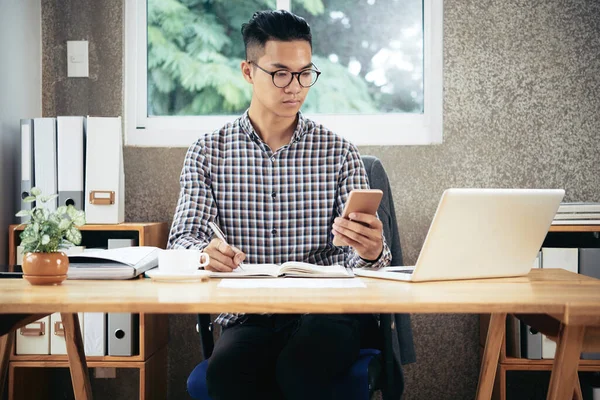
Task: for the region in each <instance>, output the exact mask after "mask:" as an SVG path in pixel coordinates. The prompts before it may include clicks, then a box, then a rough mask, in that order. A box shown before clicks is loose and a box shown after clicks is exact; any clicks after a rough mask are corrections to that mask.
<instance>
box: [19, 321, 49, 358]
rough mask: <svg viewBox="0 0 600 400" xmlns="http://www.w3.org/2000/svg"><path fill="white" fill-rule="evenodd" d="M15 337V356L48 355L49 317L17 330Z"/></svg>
mask: <svg viewBox="0 0 600 400" xmlns="http://www.w3.org/2000/svg"><path fill="white" fill-rule="evenodd" d="M15 336H16V353H17V354H50V317H49V316H48V317H44V318H42V319H38V320H37V321H35V322H32V323H31V324H28V325H25V326H24V327H22V328H19V329H18V330H17V334H16V335H15Z"/></svg>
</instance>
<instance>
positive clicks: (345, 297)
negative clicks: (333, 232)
mask: <svg viewBox="0 0 600 400" xmlns="http://www.w3.org/2000/svg"><path fill="white" fill-rule="evenodd" d="M288 279H293V278H288ZM361 279H362V280H363V282H365V284H366V286H367V287H366V288H350V289H264V288H261V289H228V288H220V287H218V286H217V285H218V283H219V281H220V280H218V279H215V280H210V281H208V282H193V283H191V282H190V283H163V282H160V283H159V282H152V281H151V280H149V279H136V280H127V281H106V280H96V281H82V280H67V281H64V282H63V284H62V285H60V286H31V285H30V284H29V283H27V282H26V281H25V280H23V279H2V280H0V313H52V312H85V311H87V312H94V311H95V312H101V311H102V312H135V313H138V312H140V313H142V312H143V313H176V314H183V313H218V312H246V313H258V312H270V313H305V312H311V313H370V312H373V313H396V312H407V313H499V312H500V313H549V314H553V315H557V316H560V315H565V314H569V315H570V316H571V317H574V316H575V315H576V313H574V312H569V313H567V312H566V311H567V306H571V305H576V306H577V308H578V309H581V310H587V311H586V312H587V313H588V314H590V315H592V316H593V315H597V314H598V313H599V310H600V280H597V279H593V278H589V277H585V276H582V275H577V274H574V273H570V272H567V271H565V270H558V269H557V270H550V269H549V270H532V271H531V273H530V274H529V275H527V276H523V277H515V278H498V279H485V280H464V281H446V282H427V283H407V282H397V281H389V280H382V279H367V278H361Z"/></svg>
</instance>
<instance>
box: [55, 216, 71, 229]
mask: <svg viewBox="0 0 600 400" xmlns="http://www.w3.org/2000/svg"><path fill="white" fill-rule="evenodd" d="M71 224H72V221H70V220H68V219H61V220H60V222H59V223H58V229H60V230H61V231H66V230H67V229H69V228H70V227H71Z"/></svg>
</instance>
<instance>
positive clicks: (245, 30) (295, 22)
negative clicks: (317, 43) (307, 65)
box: [242, 10, 312, 61]
mask: <svg viewBox="0 0 600 400" xmlns="http://www.w3.org/2000/svg"><path fill="white" fill-rule="evenodd" d="M242 36H243V37H244V45H245V47H246V60H250V61H256V58H258V57H257V56H258V51H259V50H262V49H264V47H265V43H267V41H269V40H280V41H282V42H289V41H292V40H306V41H307V42H308V44H310V46H311V48H312V35H311V33H310V26H309V25H308V23H307V22H306V20H305V19H304V18H302V17H299V16H297V15H294V14H292V13H291V12H289V11H285V10H276V11H273V10H269V11H257V12H255V13H254V15H253V16H252V18H250V21H248V22H247V23H245V24H242Z"/></svg>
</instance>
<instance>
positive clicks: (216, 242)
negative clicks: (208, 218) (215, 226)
mask: <svg viewBox="0 0 600 400" xmlns="http://www.w3.org/2000/svg"><path fill="white" fill-rule="evenodd" d="M204 252H205V253H206V254H208V255H209V256H210V263H209V264H208V265H207V266H206V267H204V269H207V270H209V271H216V272H231V271H233V270H234V269H236V268H237V267H238V265H240V264H241V263H242V261H244V260H245V259H246V254H245V253H244V252H242V251H241V250H240V249H238V248H237V247H234V246H230V245H228V244H226V243H225V242H223V241H222V240H221V239H217V238H214V239H213V240H211V241H210V243H209V244H208V246H206V247H205V248H204Z"/></svg>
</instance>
